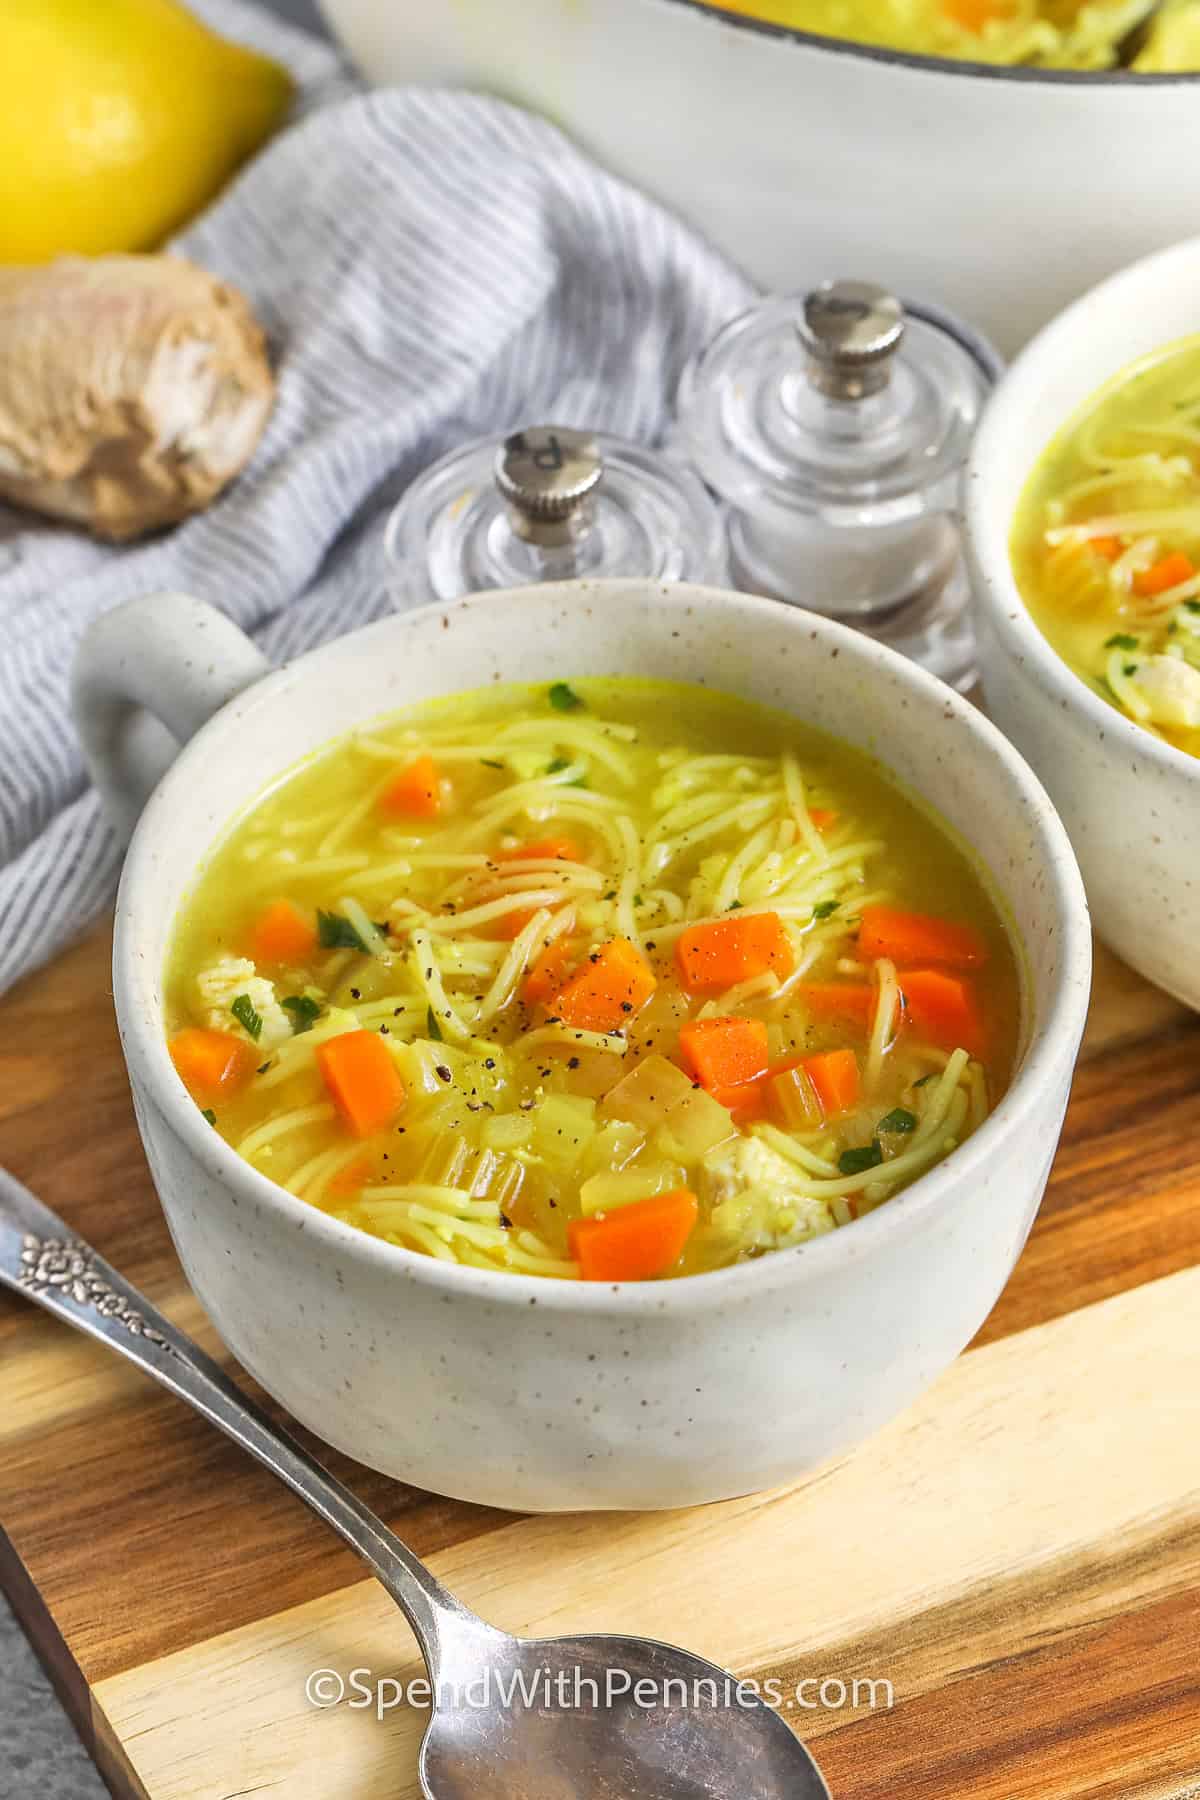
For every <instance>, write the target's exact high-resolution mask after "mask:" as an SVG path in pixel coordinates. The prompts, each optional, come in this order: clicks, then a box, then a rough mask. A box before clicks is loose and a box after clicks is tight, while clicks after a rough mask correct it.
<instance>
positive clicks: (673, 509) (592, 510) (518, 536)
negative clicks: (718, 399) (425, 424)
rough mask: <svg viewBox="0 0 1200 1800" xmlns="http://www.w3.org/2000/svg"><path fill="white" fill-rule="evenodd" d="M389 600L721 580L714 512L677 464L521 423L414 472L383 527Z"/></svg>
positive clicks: (613, 442)
mask: <svg viewBox="0 0 1200 1800" xmlns="http://www.w3.org/2000/svg"><path fill="white" fill-rule="evenodd" d="M384 548H385V553H386V557H387V560H388V563H389V565H390V567H389V571H388V582H389V586H390V587H391V589H392V591H393V592H394V593H395V595H396V598H397V601H398V602H405V603H411V602H413V601H417V600H421V599H439V600H450V599H454V598H456V597H457V596H458V595H460V594H471V593H478V592H480V591H481V590H483V589H487V588H511V587H524V586H526V585H528V584H530V583H533V582H538V581H560V580H564V579H569V578H572V577H575V576H587V577H602V576H644V577H646V578H648V579H650V580H654V581H697V582H721V581H723V580H724V579H725V577H726V574H727V562H726V552H725V537H724V531H723V528H722V522H721V516H720V512H719V510H718V508H717V507H716V505H715V503H714V502H713V500H712V498H711V496H710V495H709V494H708V493H707V491H706V490H705V488H704V485H703V483H702V482H701V481H700V480H699V479H698V478H697V477H696V476H695V475H694V474H693V473H692V472H691V471H690V470H689V469H687V468H686V467H684V466H683V465H682V464H681V463H680V462H679V461H678V460H676V459H674V458H672V457H670V456H667V455H665V454H664V453H663V452H662V451H659V450H650V449H646V448H645V447H644V446H642V445H640V444H634V443H630V442H628V441H627V440H625V439H623V438H617V437H610V436H608V435H607V434H605V433H603V432H588V431H579V430H575V429H572V428H569V427H567V426H562V425H530V426H526V427H525V428H524V429H523V430H521V431H516V432H513V433H511V434H510V435H509V436H508V437H505V438H503V439H497V438H495V437H486V438H477V439H476V440H475V441H474V442H473V443H469V444H465V445H463V447H462V448H461V449H459V450H452V451H451V452H450V453H449V454H448V455H447V456H444V457H442V458H441V460H440V461H439V462H436V463H434V464H433V465H432V466H431V467H430V468H428V469H426V470H425V472H424V474H422V475H419V476H418V477H417V479H416V480H415V481H414V482H413V483H412V485H411V486H410V487H409V489H408V491H407V492H406V493H405V494H404V496H403V498H402V499H401V500H400V502H399V504H398V505H397V506H396V507H395V509H394V510H393V512H392V515H391V518H390V519H389V520H388V525H387V530H386V533H385V538H384Z"/></svg>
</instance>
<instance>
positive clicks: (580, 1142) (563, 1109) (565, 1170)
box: [530, 1094, 596, 1176]
mask: <svg viewBox="0 0 1200 1800" xmlns="http://www.w3.org/2000/svg"><path fill="white" fill-rule="evenodd" d="M532 1118H533V1141H532V1143H531V1145H530V1148H531V1150H532V1151H533V1152H534V1154H535V1155H537V1156H540V1157H541V1159H542V1161H543V1162H544V1163H545V1165H546V1167H547V1168H548V1169H549V1170H551V1171H552V1173H554V1174H556V1175H560V1176H566V1175H569V1174H570V1172H571V1170H572V1169H573V1168H574V1167H575V1164H576V1162H577V1160H578V1158H579V1155H580V1153H581V1151H582V1150H583V1149H584V1148H585V1146H586V1145H587V1144H588V1143H589V1142H590V1140H591V1139H592V1138H593V1137H595V1135H596V1102H595V1101H594V1100H585V1099H582V1098H580V1097H578V1096H577V1095H574V1094H547V1096H546V1098H545V1099H544V1100H543V1101H542V1102H541V1104H540V1105H539V1106H537V1107H536V1108H535V1109H534V1111H533V1114H532Z"/></svg>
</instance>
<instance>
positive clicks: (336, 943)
mask: <svg viewBox="0 0 1200 1800" xmlns="http://www.w3.org/2000/svg"><path fill="white" fill-rule="evenodd" d="M373 923H374V925H375V929H376V931H378V932H379V933H380V934H381V935H382V936H386V935H387V921H386V919H385V920H384V921H383V923H382V924H381V923H379V921H378V920H376V921H373ZM317 941H318V942H319V944H320V946H321V948H322V950H365V949H366V947H367V946H366V945H365V944H364V943H363V941H362V939H361V938H360V937H359V935H358V933H357V931H356V930H355V929H354V927H353V925H352V924H351V923H350V921H349V919H343V917H342V915H341V913H332V912H322V911H321V910H320V908H319V907H318V909H317Z"/></svg>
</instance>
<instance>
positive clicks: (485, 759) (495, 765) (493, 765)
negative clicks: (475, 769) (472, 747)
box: [479, 756, 504, 769]
mask: <svg viewBox="0 0 1200 1800" xmlns="http://www.w3.org/2000/svg"><path fill="white" fill-rule="evenodd" d="M479 760H480V762H481V763H482V764H483V766H484V768H485V769H502V768H503V767H504V764H503V763H502V762H493V761H492V759H491V757H490V756H481V757H480V759H479Z"/></svg>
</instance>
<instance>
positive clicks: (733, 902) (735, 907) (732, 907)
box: [725, 900, 742, 912]
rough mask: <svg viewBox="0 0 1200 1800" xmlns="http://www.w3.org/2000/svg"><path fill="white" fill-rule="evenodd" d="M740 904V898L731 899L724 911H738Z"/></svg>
mask: <svg viewBox="0 0 1200 1800" xmlns="http://www.w3.org/2000/svg"><path fill="white" fill-rule="evenodd" d="M741 906H742V902H741V901H740V900H731V901H730V902H729V905H728V906H727V907H726V908H725V911H726V912H737V911H739V909H740V908H741Z"/></svg>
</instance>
